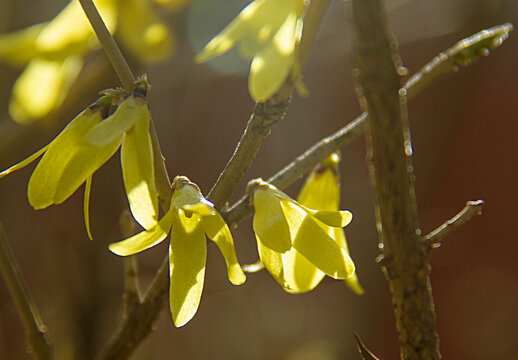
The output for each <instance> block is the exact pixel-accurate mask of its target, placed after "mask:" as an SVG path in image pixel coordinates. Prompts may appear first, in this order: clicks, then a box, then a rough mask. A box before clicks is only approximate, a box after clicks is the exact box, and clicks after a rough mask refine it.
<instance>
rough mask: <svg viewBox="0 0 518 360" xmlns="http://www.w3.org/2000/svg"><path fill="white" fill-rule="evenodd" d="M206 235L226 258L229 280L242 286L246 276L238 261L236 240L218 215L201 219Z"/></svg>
mask: <svg viewBox="0 0 518 360" xmlns="http://www.w3.org/2000/svg"><path fill="white" fill-rule="evenodd" d="M201 222H202V224H203V229H204V230H205V233H206V234H207V236H208V237H209V239H211V240H212V241H214V242H215V243H216V245H218V248H219V250H220V251H221V253H222V254H223V257H224V258H225V262H226V264H227V271H228V279H229V280H230V282H231V283H232V284H234V285H241V284H243V283H244V282H245V280H246V276H245V274H244V273H243V270H242V269H241V265H239V262H238V261H237V256H236V250H235V249H234V240H233V239H232V234H231V233H230V229H229V228H228V226H227V224H226V223H225V221H224V220H223V218H222V217H221V215H219V214H218V213H216V214H215V215H213V216H203V217H202V218H201Z"/></svg>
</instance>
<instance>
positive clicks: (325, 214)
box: [304, 207, 353, 227]
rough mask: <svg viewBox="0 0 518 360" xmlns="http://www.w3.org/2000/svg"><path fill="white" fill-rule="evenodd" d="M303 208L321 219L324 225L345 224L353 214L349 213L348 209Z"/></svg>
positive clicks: (338, 225) (337, 225)
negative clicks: (321, 209)
mask: <svg viewBox="0 0 518 360" xmlns="http://www.w3.org/2000/svg"><path fill="white" fill-rule="evenodd" d="M304 209H305V210H306V211H307V212H308V213H309V214H311V216H313V217H314V218H316V219H318V220H320V221H322V222H323V223H324V224H326V225H329V226H333V227H344V226H347V225H349V223H350V222H351V221H352V219H353V214H351V212H350V211H348V210H339V211H325V210H323V211H320V210H313V209H309V208H307V207H304Z"/></svg>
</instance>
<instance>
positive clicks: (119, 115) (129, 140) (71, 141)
mask: <svg viewBox="0 0 518 360" xmlns="http://www.w3.org/2000/svg"><path fill="white" fill-rule="evenodd" d="M146 90H147V82H146V80H145V78H144V79H143V80H140V81H138V82H137V83H136V84H135V90H134V91H133V92H131V93H130V94H125V95H118V94H117V93H116V92H115V91H112V92H108V93H107V95H104V96H102V97H101V98H100V99H99V100H97V101H96V102H95V103H94V104H92V105H90V106H89V107H88V108H87V109H86V110H84V111H83V112H81V113H80V114H79V115H77V116H76V117H75V118H74V119H73V120H72V121H71V122H70V123H69V124H68V125H67V126H66V127H65V128H64V129H63V131H61V133H60V134H59V135H58V136H57V137H56V138H55V139H54V140H52V142H50V143H49V144H48V145H46V146H45V147H43V148H42V149H40V150H39V151H37V152H36V153H35V154H33V155H31V156H29V157H28V158H27V159H25V160H23V161H21V162H20V163H18V164H16V165H13V166H11V167H10V168H8V169H6V170H4V171H2V172H1V173H0V178H2V177H4V176H6V175H8V174H10V173H11V172H13V171H15V170H18V169H21V168H23V167H25V166H26V165H28V164H29V163H31V162H32V161H34V160H36V159H37V158H39V157H40V156H42V155H43V156H42V158H41V160H40V162H39V163H38V165H37V166H36V168H35V169H34V172H33V173H32V175H31V178H30V180H29V185H28V189H27V195H28V198H29V203H30V204H31V205H32V207H33V208H34V209H43V208H46V207H48V206H49V205H52V204H60V203H62V202H63V201H65V200H66V199H67V198H68V197H69V196H70V195H72V194H73V193H74V192H75V191H76V190H77V188H79V186H81V185H82V184H83V183H85V182H86V189H85V209H86V210H88V201H89V194H90V186H91V180H92V175H93V173H94V172H95V171H97V170H98V169H99V168H100V167H101V166H102V165H103V164H104V163H105V162H106V161H108V159H110V158H111V157H112V155H113V154H114V153H115V152H116V151H117V150H118V149H119V147H120V148H121V165H122V173H123V178H124V185H125V188H126V193H127V197H128V201H129V205H130V209H131V212H132V214H133V216H134V218H135V219H136V220H137V222H138V223H139V224H140V225H142V226H143V227H144V228H146V229H149V228H152V227H153V226H155V225H156V223H157V218H158V200H157V198H158V197H157V192H156V189H155V179H154V165H153V149H152V145H151V138H150V135H149V121H150V119H149V109H148V105H147V102H146V99H145V93H146ZM114 100H117V101H116V103H115V104H114V103H113V102H114ZM117 104H118V106H117V108H116V110H115V111H114V112H113V114H111V115H109V116H108V114H109V109H110V107H112V106H113V105H117ZM85 223H86V227H87V231H88V235H89V236H90V238H91V234H90V228H89V223H88V211H85Z"/></svg>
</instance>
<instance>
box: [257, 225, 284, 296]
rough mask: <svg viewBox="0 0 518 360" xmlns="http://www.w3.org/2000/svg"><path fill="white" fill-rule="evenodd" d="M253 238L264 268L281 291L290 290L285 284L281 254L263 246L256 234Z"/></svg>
mask: <svg viewBox="0 0 518 360" xmlns="http://www.w3.org/2000/svg"><path fill="white" fill-rule="evenodd" d="M255 237H256V239H257V252H258V253H259V258H260V259H261V262H262V263H263V264H264V267H265V268H266V270H268V272H269V273H270V275H272V277H273V278H274V279H275V280H276V281H277V282H278V283H279V285H281V286H282V287H283V289H285V290H290V289H291V286H290V284H288V283H287V282H286V278H285V276H284V265H283V262H282V254H281V253H278V252H277V251H274V250H272V249H270V248H269V247H267V246H265V245H264V244H263V243H262V241H261V239H260V238H259V236H257V234H256V236H255Z"/></svg>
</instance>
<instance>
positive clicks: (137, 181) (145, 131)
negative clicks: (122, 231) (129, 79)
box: [121, 115, 158, 230]
mask: <svg viewBox="0 0 518 360" xmlns="http://www.w3.org/2000/svg"><path fill="white" fill-rule="evenodd" d="M121 165H122V175H123V179H124V187H125V188H126V194H127V198H128V202H129V205H130V209H131V213H132V214H133V217H134V218H135V220H136V221H137V222H138V223H139V224H140V225H141V226H142V227H143V228H145V229H148V230H149V229H151V228H152V227H153V226H155V225H156V223H157V218H158V195H157V191H156V187H155V169H154V166H153V147H152V145H151V137H150V135H149V116H147V115H146V116H142V117H140V118H138V119H137V120H136V121H135V125H134V126H133V127H132V128H130V129H129V130H127V131H126V133H125V135H124V140H123V141H122V146H121Z"/></svg>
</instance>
